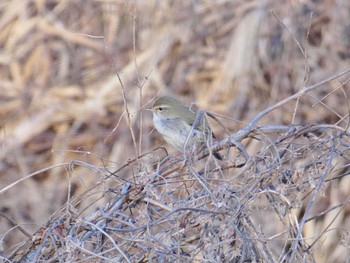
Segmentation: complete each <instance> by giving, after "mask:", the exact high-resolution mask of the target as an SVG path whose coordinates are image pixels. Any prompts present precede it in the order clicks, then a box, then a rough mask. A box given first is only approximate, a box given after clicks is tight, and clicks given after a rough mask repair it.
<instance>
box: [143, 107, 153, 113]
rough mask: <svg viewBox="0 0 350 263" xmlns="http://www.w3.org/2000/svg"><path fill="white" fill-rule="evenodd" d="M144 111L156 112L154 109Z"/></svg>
mask: <svg viewBox="0 0 350 263" xmlns="http://www.w3.org/2000/svg"><path fill="white" fill-rule="evenodd" d="M144 110H146V111H151V112H154V110H153V109H152V108H151V109H144Z"/></svg>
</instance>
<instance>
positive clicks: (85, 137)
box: [0, 0, 350, 262]
mask: <svg viewBox="0 0 350 263" xmlns="http://www.w3.org/2000/svg"><path fill="white" fill-rule="evenodd" d="M0 14H1V15H0V47H1V49H0V105H1V106H0V118H1V119H0V120H1V126H0V142H1V150H0V158H1V159H0V190H1V189H4V187H6V186H8V185H10V184H11V183H13V182H15V181H17V180H19V179H21V178H23V177H24V176H27V175H29V174H31V173H34V172H37V171H40V170H41V169H44V168H50V169H47V170H46V171H43V172H40V173H38V174H37V175H35V176H33V177H31V178H30V179H27V180H25V181H23V182H21V183H19V184H17V185H16V186H13V187H11V188H10V189H8V190H7V191H4V192H3V193H1V195H0V212H1V213H4V214H6V215H7V216H8V217H10V218H12V219H14V220H15V221H16V222H17V223H19V224H21V225H22V226H25V228H26V229H27V230H28V231H29V232H31V231H34V230H36V229H38V227H39V226H40V225H41V224H45V222H46V221H47V220H48V218H49V217H50V215H52V213H54V212H55V211H56V210H57V209H59V208H60V207H62V205H63V204H64V203H65V202H66V201H67V193H68V191H69V192H70V194H72V195H75V194H78V193H81V192H83V191H84V190H85V189H87V188H88V187H89V186H90V185H92V184H95V183H96V182H97V181H98V180H99V178H97V177H96V175H95V174H94V173H91V172H89V171H88V169H86V168H84V167H77V168H76V169H75V174H74V176H73V177H68V176H67V174H68V172H67V169H66V166H64V165H62V166H59V164H65V163H70V162H71V161H73V160H79V161H83V162H85V163H88V164H91V165H96V166H103V165H104V164H105V162H108V165H109V167H114V168H118V167H120V166H121V165H122V164H124V163H125V162H126V161H128V160H130V159H133V158H135V157H137V156H138V155H140V154H142V153H145V152H147V151H151V150H152V149H154V148H155V147H157V146H160V145H164V142H163V141H162V139H161V138H160V136H159V134H158V133H157V132H156V131H152V118H151V113H150V112H147V111H143V110H144V109H147V108H149V107H151V105H152V103H153V102H154V99H155V98H157V96H160V95H165V94H167V95H169V94H170V95H173V96H176V97H178V98H179V99H181V100H182V101H183V102H184V103H186V104H188V105H190V104H191V103H196V105H198V107H199V108H202V109H206V110H209V111H210V112H212V113H215V114H217V116H219V119H220V120H221V121H222V122H223V123H224V125H225V126H226V127H227V128H228V129H229V130H230V131H232V132H235V131H237V130H238V129H239V128H242V127H244V125H245V124H246V123H247V122H248V121H249V120H251V119H252V118H253V117H254V116H255V115H256V114H257V113H259V112H260V111H261V110H263V109H264V108H266V107H267V106H269V105H272V104H274V103H276V102H278V101H280V100H282V99H284V98H286V97H288V96H290V95H292V94H294V93H296V92H298V91H299V90H301V89H303V87H305V86H308V85H312V84H315V83H319V82H321V81H322V80H325V79H326V78H327V77H329V76H331V75H334V74H337V73H339V72H341V71H343V70H345V69H347V68H349V66H350V19H349V15H350V2H349V1H348V0H323V1H322V0H319V1H313V0H286V1H267V0H255V1H246V0H234V1H228V0H226V1H225V0H222V1H184V0H180V1H156V0H154V1H143V0H139V1H121V0H89V1H86V0H84V1H83V0H75V1H65V0H56V1H53V0H36V1H35V0H31V1H22V0H3V1H1V3H0ZM346 96H350V88H349V84H348V83H347V79H346V78H345V77H342V78H338V79H336V80H334V81H331V82H328V83H326V85H324V86H322V87H321V88H319V89H316V90H315V91H314V92H312V93H310V94H309V95H308V96H305V97H303V98H302V99H301V100H300V101H298V103H296V102H295V101H294V102H293V103H290V104H288V105H285V106H283V107H282V108H279V110H278V111H274V112H271V113H270V114H269V115H268V116H267V117H266V118H264V119H263V120H262V122H261V123H259V124H292V123H294V124H305V123H310V124H312V123H329V124H337V125H340V126H342V127H346V124H347V123H346V121H347V119H346V118H344V117H345V116H347V115H348V113H349V111H348V105H347V103H348V102H349V100H348V97H346ZM220 116H221V117H220ZM212 125H213V127H214V128H213V129H214V131H215V133H216V134H217V137H219V138H224V137H225V136H226V135H227V134H225V133H224V130H223V129H222V128H220V126H219V125H217V124H215V123H213V124H212ZM169 151H170V152H173V150H172V149H169ZM54 165H58V166H57V167H52V166H54ZM111 170H113V169H112V168H111ZM68 180H70V185H71V189H68ZM344 191H345V192H344V195H346V194H349V192H350V189H349V188H346V189H345V190H344ZM346 191H349V192H346ZM348 210H350V208H349V209H348ZM348 213H350V212H349V211H348ZM12 226H13V225H12V224H11V223H10V222H9V221H7V220H5V219H4V218H1V217H0V235H3V234H4V233H5V232H6V231H8V230H9V229H10V228H11V227H12ZM20 239H21V234H20V233H16V232H12V233H11V234H9V235H6V238H5V239H4V240H3V241H5V243H4V244H3V245H4V248H5V249H6V248H8V247H10V246H11V245H13V244H14V243H16V242H17V241H18V240H20ZM339 242H340V241H339ZM337 244H338V242H337ZM348 244H349V243H348ZM326 249H329V250H330V251H331V250H332V249H333V250H334V246H333V247H332V246H330V247H326ZM324 262H327V260H326V259H325V261H324Z"/></svg>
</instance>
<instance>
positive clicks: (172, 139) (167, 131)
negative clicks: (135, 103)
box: [153, 114, 205, 151]
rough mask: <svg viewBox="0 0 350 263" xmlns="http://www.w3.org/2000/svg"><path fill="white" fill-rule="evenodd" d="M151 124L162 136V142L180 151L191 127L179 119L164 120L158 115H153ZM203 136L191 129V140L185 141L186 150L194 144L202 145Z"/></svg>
mask: <svg viewBox="0 0 350 263" xmlns="http://www.w3.org/2000/svg"><path fill="white" fill-rule="evenodd" d="M153 123H154V127H155V128H156V129H157V131H158V132H159V133H160V134H162V135H163V137H164V140H165V141H166V142H167V143H168V144H170V145H171V146H173V147H174V148H175V149H177V150H179V151H182V150H183V147H184V144H185V142H186V140H187V137H188V135H189V133H190V132H191V129H192V126H190V125H189V124H187V123H185V122H184V121H183V120H181V119H180V118H172V119H164V118H160V117H159V116H158V114H153ZM204 141H205V135H204V133H203V132H201V131H199V130H197V129H193V130H192V132H191V138H189V140H188V141H187V145H186V149H189V148H191V147H192V146H193V145H194V144H195V143H203V142H204Z"/></svg>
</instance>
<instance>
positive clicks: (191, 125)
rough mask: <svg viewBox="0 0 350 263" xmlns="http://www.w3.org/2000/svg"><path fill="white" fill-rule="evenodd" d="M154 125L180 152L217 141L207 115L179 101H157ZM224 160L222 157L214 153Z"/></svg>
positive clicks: (163, 99) (153, 110)
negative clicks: (213, 140)
mask: <svg viewBox="0 0 350 263" xmlns="http://www.w3.org/2000/svg"><path fill="white" fill-rule="evenodd" d="M151 111H152V112H153V124H154V127H155V128H156V130H157V131H158V132H159V133H160V134H161V135H163V137H164V139H165V141H166V142H167V143H168V144H170V145H171V146H173V147H174V148H175V149H177V150H179V151H183V150H188V149H192V148H193V147H196V146H200V149H202V148H203V147H206V146H207V145H210V144H211V142H212V139H215V136H214V134H213V132H212V131H211V129H210V126H209V123H208V120H207V118H206V114H205V113H204V112H203V111H198V110H195V109H191V108H189V107H186V106H184V105H183V104H182V103H181V102H180V101H179V100H177V99H175V98H173V97H170V96H163V97H160V98H159V99H157V100H156V102H155V103H154V104H153V107H152V109H151ZM213 155H214V156H215V157H216V158H217V159H219V160H222V156H221V155H220V154H219V153H217V152H213Z"/></svg>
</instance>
